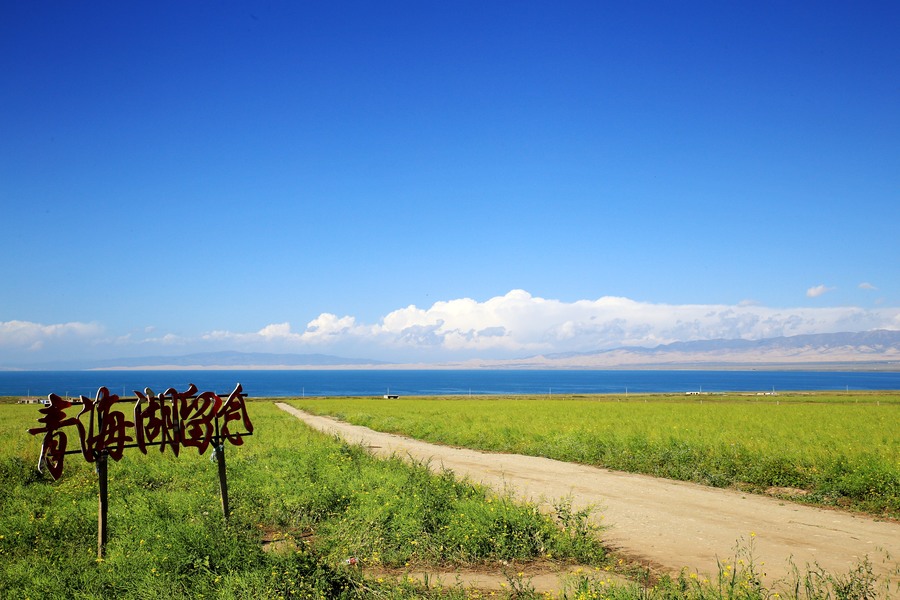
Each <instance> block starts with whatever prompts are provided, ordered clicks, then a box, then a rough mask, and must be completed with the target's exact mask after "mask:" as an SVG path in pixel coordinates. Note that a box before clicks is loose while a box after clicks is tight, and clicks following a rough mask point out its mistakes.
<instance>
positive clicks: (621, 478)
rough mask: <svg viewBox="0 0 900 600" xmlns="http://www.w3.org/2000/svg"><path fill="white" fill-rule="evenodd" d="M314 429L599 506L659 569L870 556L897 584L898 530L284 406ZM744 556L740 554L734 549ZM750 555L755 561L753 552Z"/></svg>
mask: <svg viewBox="0 0 900 600" xmlns="http://www.w3.org/2000/svg"><path fill="white" fill-rule="evenodd" d="M278 406H279V407H280V408H282V409H283V410H286V411H288V412H290V413H291V414H294V415H295V416H297V417H298V418H300V419H302V420H303V421H304V422H306V423H307V424H308V425H310V426H312V427H314V428H316V429H319V430H322V431H325V432H331V433H334V434H337V435H340V436H341V437H343V438H344V439H346V440H347V441H349V442H352V443H360V444H362V445H363V446H367V447H369V448H370V449H371V450H372V451H373V452H375V453H376V454H380V455H398V456H408V457H411V458H413V459H415V460H418V461H427V462H429V463H430V464H431V465H432V466H433V467H436V468H438V467H444V468H447V469H450V470H452V471H453V472H455V473H456V474H457V476H460V477H468V478H469V479H471V480H473V481H476V482H481V483H484V484H487V485H491V486H493V487H495V488H497V489H501V490H502V489H504V488H506V489H510V490H512V491H514V492H515V493H516V494H518V495H520V496H523V497H525V498H529V499H531V500H532V501H536V500H541V499H544V500H547V501H554V500H558V499H559V498H563V497H570V498H571V500H572V506H573V509H574V510H578V509H582V508H584V507H586V506H593V507H595V508H596V513H595V515H596V518H599V519H602V521H601V523H602V524H603V525H604V526H605V527H607V528H608V529H607V530H606V531H605V532H604V534H603V537H604V541H605V543H607V544H611V545H612V546H613V547H614V548H617V549H618V550H619V551H621V552H622V553H623V554H625V555H628V556H631V557H633V558H639V559H643V560H645V561H647V562H649V563H651V564H653V565H655V566H656V567H657V568H660V569H663V570H666V571H678V570H680V569H682V568H683V567H686V568H688V569H690V570H692V571H697V572H699V573H701V574H714V573H716V572H717V571H719V569H720V566H721V565H722V562H723V561H727V560H734V561H750V560H752V561H754V562H755V564H757V565H760V566H761V571H763V572H765V573H766V577H767V579H769V580H772V581H775V580H778V579H780V578H783V577H788V576H789V575H790V573H791V571H792V565H796V566H797V567H799V568H800V569H801V570H802V569H804V568H805V567H807V566H810V567H816V566H818V567H819V568H822V569H825V570H828V571H830V572H834V573H841V572H848V571H850V570H852V569H853V568H854V566H855V565H858V564H859V563H860V561H864V560H866V559H868V560H869V561H870V562H871V565H872V569H873V570H874V571H875V572H876V573H878V574H879V575H881V576H886V577H889V578H894V579H896V577H897V572H898V571H897V557H900V524H898V523H896V522H893V521H888V520H878V519H875V518H872V517H868V516H864V515H856V514H851V513H847V512H844V511H839V510H830V509H822V508H816V507H810V506H804V505H799V504H795V503H791V502H787V501H782V500H779V499H775V498H769V497H764V496H758V495H753V494H746V493H742V492H739V491H735V490H729V489H718V488H711V487H706V486H701V485H697V484H693V483H686V482H679V481H671V480H666V479H659V478H655V477H649V476H645V475H635V474H627V473H620V472H615V471H610V470H607V469H602V468H596V467H590V466H585V465H579V464H574V463H567V462H562V461H556V460H551V459H547V458H541V457H533V456H523V455H516V454H500V453H488V452H481V451H476V450H470V449H465V448H452V447H448V446H439V445H435V444H429V443H425V442H420V441H417V440H413V439H410V438H405V437H401V436H397V435H392V434H386V433H380V432H376V431H372V430H370V429H368V428H365V427H360V426H355V425H349V424H347V423H344V422H341V421H337V420H334V419H331V418H327V417H321V416H313V415H310V414H308V413H305V412H303V411H300V410H297V409H295V408H293V407H291V406H289V405H287V404H284V403H278ZM736 547H740V548H742V549H743V550H742V552H740V553H738V554H735V548H736ZM747 553H749V554H750V555H748V554H747Z"/></svg>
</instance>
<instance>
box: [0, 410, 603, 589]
mask: <svg viewBox="0 0 900 600" xmlns="http://www.w3.org/2000/svg"><path fill="white" fill-rule="evenodd" d="M250 410H251V413H252V417H253V420H254V425H255V428H256V432H255V434H254V436H253V437H252V438H249V439H248V440H247V443H246V444H245V445H244V446H242V447H232V446H229V447H227V449H226V452H227V453H228V454H227V457H228V477H229V481H230V491H231V506H232V509H233V511H232V515H231V519H230V522H229V523H228V524H227V525H226V524H225V523H224V520H223V516H222V514H221V507H220V504H219V496H218V483H217V482H218V479H217V475H216V468H215V463H213V462H211V461H210V457H209V456H208V455H207V456H198V455H197V453H196V452H194V451H193V450H191V451H188V450H187V449H184V450H183V451H182V454H181V455H180V456H179V457H177V458H176V457H174V456H173V455H172V454H171V453H166V454H160V453H157V452H155V451H153V452H151V453H150V454H149V455H147V456H144V455H142V454H140V453H139V452H138V451H137V450H136V449H132V450H130V451H127V452H126V454H125V456H124V457H123V459H122V460H121V461H120V462H112V461H111V462H110V466H109V482H110V483H109V497H110V512H109V530H110V540H109V544H108V549H107V554H106V556H105V559H104V560H102V561H100V560H97V557H96V539H97V529H96V527H97V480H96V475H95V474H94V472H93V469H92V466H91V465H88V464H87V463H86V462H84V461H83V460H82V459H81V458H80V456H78V455H73V456H70V457H69V458H68V459H67V463H66V467H65V471H64V473H63V477H62V478H61V479H60V480H59V481H58V482H53V481H52V480H51V479H49V477H45V476H42V475H39V474H38V473H37V472H36V469H35V461H36V459H37V456H38V452H39V444H40V440H39V438H37V437H33V436H31V435H29V434H28V433H26V429H27V428H28V427H33V426H35V425H36V424H37V423H36V422H37V418H38V417H39V415H38V413H37V408H36V407H34V406H10V405H4V406H0V440H2V445H0V489H2V490H3V494H2V495H0V561H2V565H3V566H2V570H0V597H2V598H27V597H30V598H56V597H58V598H72V597H81V598H196V597H201V596H202V597H213V598H279V597H290V598H333V597H370V596H372V595H376V596H383V597H398V598H404V597H420V592H421V590H418V589H416V588H415V587H414V586H412V585H411V584H405V585H397V584H391V583H390V582H378V581H370V580H366V579H364V578H363V577H362V575H361V572H360V570H359V569H357V568H355V567H351V566H348V565H347V564H346V560H347V559H348V558H350V557H354V558H355V559H356V560H357V561H358V562H359V564H360V565H365V566H366V567H367V568H372V567H384V568H395V569H404V568H407V569H408V568H422V567H423V566H424V567H428V566H432V567H435V566H439V565H440V566H448V565H449V566H451V567H452V566H453V565H457V566H472V565H484V564H495V563H498V561H507V562H509V563H513V564H514V563H515V562H516V561H529V560H534V559H541V560H548V557H550V556H553V557H558V559H561V560H573V561H575V560H577V561H579V562H580V563H584V564H588V565H594V566H601V565H604V564H606V560H607V559H606V555H605V552H604V550H603V548H602V546H601V545H600V542H599V541H598V539H597V538H596V536H594V535H592V530H591V528H590V527H589V526H587V524H586V519H584V518H581V519H580V520H579V518H578V517H577V516H574V517H571V516H570V519H571V520H576V521H579V522H580V523H581V525H582V526H579V527H571V528H569V529H568V530H566V531H563V530H562V528H560V527H559V524H558V523H557V522H556V521H554V518H553V517H552V516H546V515H543V514H541V513H540V512H539V511H538V510H537V508H536V507H535V506H530V505H521V504H515V503H513V502H512V501H511V500H509V499H507V498H506V497H502V496H497V495H495V494H493V493H491V492H488V491H487V490H485V489H482V488H480V487H475V486H472V485H469V484H467V483H464V482H463V483H461V482H457V481H456V480H455V479H454V478H453V476H452V475H450V474H449V473H442V474H440V473H439V474H432V473H431V472H430V471H429V470H428V469H427V468H426V466H425V465H407V464H406V463H404V462H402V461H401V460H399V459H395V460H388V461H381V460H376V459H374V458H372V457H370V456H369V455H368V454H367V453H365V452H364V451H363V450H362V449H361V448H359V447H352V446H348V445H346V444H343V443H341V442H339V441H337V440H335V439H333V438H330V437H327V436H323V435H321V434H318V433H315V432H312V431H311V430H309V429H308V428H306V427H305V426H304V425H302V424H301V423H300V422H299V421H297V420H296V419H293V418H291V417H289V416H288V415H286V414H284V413H283V412H281V411H279V410H277V409H275V408H274V407H273V406H272V405H271V404H270V403H263V402H254V403H251V405H250ZM267 542H275V543H272V544H268V543H267ZM267 546H268V547H269V549H272V548H278V549H279V551H274V552H272V551H270V552H266V551H264V548H265V547H267Z"/></svg>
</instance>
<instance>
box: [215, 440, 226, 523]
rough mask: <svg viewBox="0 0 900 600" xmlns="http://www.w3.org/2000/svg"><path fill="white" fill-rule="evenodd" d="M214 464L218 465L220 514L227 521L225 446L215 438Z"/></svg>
mask: <svg viewBox="0 0 900 600" xmlns="http://www.w3.org/2000/svg"><path fill="white" fill-rule="evenodd" d="M215 444H216V462H217V463H218V465H219V493H220V494H221V496H222V514H223V515H225V520H226V521H227V520H228V514H229V511H228V479H227V477H226V476H225V444H224V443H222V439H221V438H216V441H215Z"/></svg>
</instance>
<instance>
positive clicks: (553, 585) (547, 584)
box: [361, 561, 628, 596]
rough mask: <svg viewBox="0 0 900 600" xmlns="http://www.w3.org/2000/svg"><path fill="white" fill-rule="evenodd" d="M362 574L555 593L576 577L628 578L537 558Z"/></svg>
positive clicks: (366, 570) (435, 583) (371, 569)
mask: <svg viewBox="0 0 900 600" xmlns="http://www.w3.org/2000/svg"><path fill="white" fill-rule="evenodd" d="M361 570H362V572H363V574H364V575H365V576H366V577H367V578H369V579H374V580H376V581H379V580H393V581H398V582H400V581H406V582H409V583H415V584H416V585H421V586H424V587H428V588H431V589H439V588H453V587H461V588H465V589H476V590H482V591H484V592H491V591H515V590H533V591H535V592H538V593H540V594H543V593H547V592H549V593H550V594H552V595H554V596H556V595H559V594H560V593H561V592H563V590H564V589H565V588H566V585H571V584H572V582H573V581H575V580H576V579H577V578H579V577H587V578H590V579H593V580H595V581H603V582H606V583H607V584H613V583H616V584H621V583H624V582H627V581H628V580H627V579H625V578H624V577H622V576H621V575H618V574H616V573H613V572H610V571H606V570H603V569H597V568H595V567H587V566H583V565H566V564H558V563H552V562H544V561H536V562H527V563H497V564H488V565H483V566H480V567H477V568H447V567H426V568H421V567H419V568H414V569H385V568H380V567H366V566H362V567H361Z"/></svg>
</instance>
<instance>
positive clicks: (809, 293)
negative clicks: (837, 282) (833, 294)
mask: <svg viewBox="0 0 900 600" xmlns="http://www.w3.org/2000/svg"><path fill="white" fill-rule="evenodd" d="M833 289H834V288H833V287H827V286H825V285H817V286H815V287H811V288H809V289H808V290H806V297H807V298H818V297H819V296H821V295H822V294H825V293H827V292H830V291H832V290H833Z"/></svg>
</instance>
